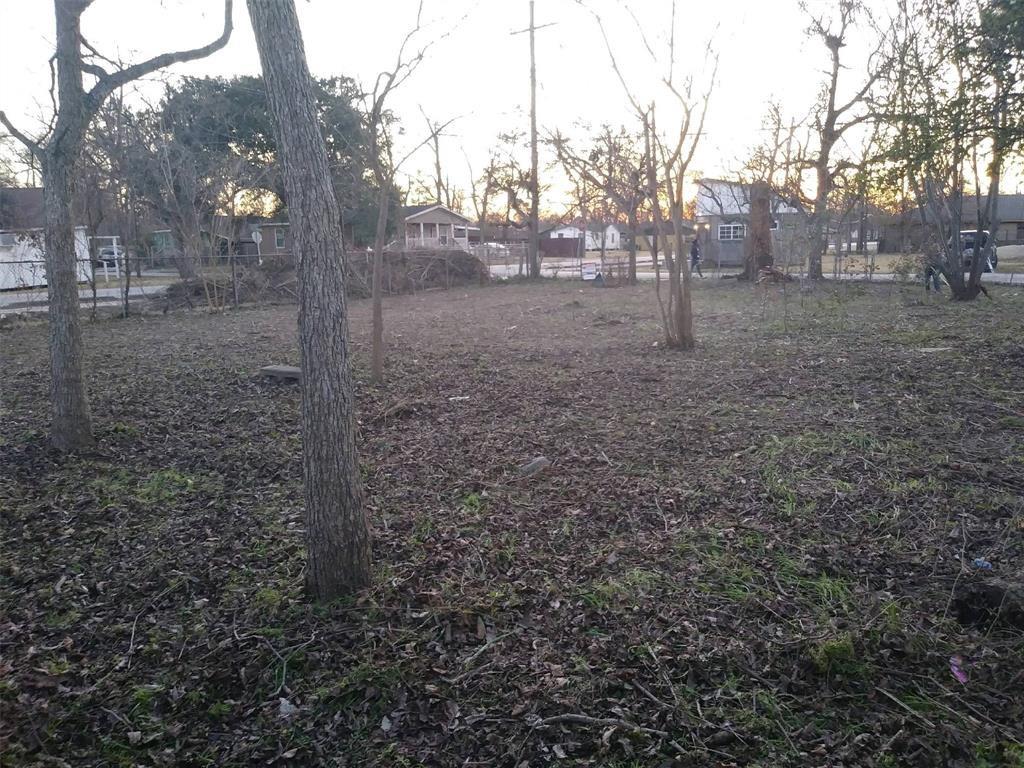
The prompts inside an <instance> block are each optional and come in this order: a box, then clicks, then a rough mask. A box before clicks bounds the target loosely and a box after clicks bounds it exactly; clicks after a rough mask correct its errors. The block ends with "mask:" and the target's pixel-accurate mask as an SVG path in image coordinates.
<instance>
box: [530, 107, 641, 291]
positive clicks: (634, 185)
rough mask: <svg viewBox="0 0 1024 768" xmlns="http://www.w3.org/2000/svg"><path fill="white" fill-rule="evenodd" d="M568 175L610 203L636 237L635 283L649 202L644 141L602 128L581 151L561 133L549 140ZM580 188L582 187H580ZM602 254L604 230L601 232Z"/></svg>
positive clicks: (632, 243)
mask: <svg viewBox="0 0 1024 768" xmlns="http://www.w3.org/2000/svg"><path fill="white" fill-rule="evenodd" d="M548 141H549V143H550V144H551V145H552V146H553V147H554V149H555V153H556V156H557V157H558V160H559V162H560V163H561V164H562V168H563V169H564V170H565V173H566V175H568V176H569V177H570V178H571V179H573V180H574V182H575V181H577V180H579V181H585V182H586V184H585V185H583V186H586V185H587V184H589V185H592V186H593V187H594V188H595V189H597V190H600V192H601V193H602V195H603V196H604V197H605V198H607V199H608V200H610V201H611V202H612V204H613V206H614V208H615V214H616V216H615V218H618V219H620V220H621V219H625V222H626V225H627V226H628V228H629V231H630V232H631V233H632V234H633V235H634V237H632V238H630V239H629V241H628V242H627V249H628V251H629V273H628V279H629V282H631V283H635V282H636V238H635V235H636V233H637V230H638V229H639V225H640V211H641V209H642V208H643V204H644V201H645V199H646V197H647V196H646V194H645V187H646V185H645V184H644V182H643V177H644V169H645V168H646V164H647V161H648V158H647V157H646V155H645V154H644V149H643V138H642V137H641V136H634V135H630V134H629V133H628V132H627V131H626V130H625V129H621V130H619V131H613V130H612V129H611V127H610V126H607V125H605V126H603V127H602V129H601V131H600V132H599V134H598V135H597V137H596V138H595V140H594V141H593V143H592V145H591V147H590V149H589V150H588V151H583V152H581V151H578V150H576V149H574V148H573V146H572V144H571V143H570V142H569V140H568V139H567V138H566V137H565V136H563V135H562V134H561V133H560V132H555V133H553V134H551V135H550V136H549V137H548ZM577 186H579V184H577ZM601 243H602V252H603V250H604V249H603V245H604V230H602V239H601Z"/></svg>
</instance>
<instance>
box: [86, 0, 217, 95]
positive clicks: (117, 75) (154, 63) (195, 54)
mask: <svg viewBox="0 0 1024 768" xmlns="http://www.w3.org/2000/svg"><path fill="white" fill-rule="evenodd" d="M231 8H232V0H224V31H223V32H221V35H220V37H218V38H217V39H216V40H214V41H213V42H212V43H209V44H207V45H204V46H202V47H201V48H192V49H191V50H187V51H173V52H171V53H162V54H160V55H159V56H154V57H153V58H151V59H148V60H147V61H141V62H139V63H138V64H133V65H131V66H130V67H125V68H124V69H120V70H117V71H115V72H111V73H109V74H108V75H107V76H106V77H101V78H100V80H99V82H97V83H96V85H94V86H93V88H92V90H91V91H90V92H89V99H90V100H91V101H92V102H93V104H101V103H102V102H103V100H104V99H105V98H106V97H107V96H109V95H110V94H111V93H113V92H114V91H116V90H117V89H118V88H120V87H121V86H123V85H126V84H128V83H130V82H132V81H133V80H138V79H139V78H142V77H145V76H146V75H149V74H152V73H153V72H156V71H157V70H158V69H163V68H164V67H168V66H170V65H171V64H181V63H183V62H186V61H194V60H195V59H201V58H203V57H205V56H209V55H210V54H211V53H214V52H216V51H219V50H220V49H221V48H223V47H224V46H225V45H227V43H228V40H229V39H231V31H232V29H233V24H232V20H231Z"/></svg>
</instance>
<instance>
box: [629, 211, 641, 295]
mask: <svg viewBox="0 0 1024 768" xmlns="http://www.w3.org/2000/svg"><path fill="white" fill-rule="evenodd" d="M639 226H640V225H639V223H638V222H637V216H636V208H634V209H633V210H631V211H630V212H629V231H630V233H631V234H630V238H629V284H630V285H636V238H637V236H638V234H639V232H638V231H637V230H638V229H639Z"/></svg>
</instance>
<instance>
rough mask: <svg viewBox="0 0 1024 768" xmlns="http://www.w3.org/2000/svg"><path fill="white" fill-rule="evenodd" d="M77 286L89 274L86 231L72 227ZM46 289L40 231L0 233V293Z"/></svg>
mask: <svg viewBox="0 0 1024 768" xmlns="http://www.w3.org/2000/svg"><path fill="white" fill-rule="evenodd" d="M75 256H76V258H77V260H78V282H80V283H84V282H88V280H89V276H90V275H91V274H92V265H91V264H90V261H89V238H88V236H87V234H86V230H85V227H75ZM45 285H46V262H45V258H44V255H43V231H42V230H41V229H31V230H17V231H6V232H0V290H11V289H18V288H40V287H42V286H45Z"/></svg>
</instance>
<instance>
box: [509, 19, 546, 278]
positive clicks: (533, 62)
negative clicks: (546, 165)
mask: <svg viewBox="0 0 1024 768" xmlns="http://www.w3.org/2000/svg"><path fill="white" fill-rule="evenodd" d="M551 26H554V25H553V24H541V25H540V26H539V27H538V26H537V25H536V24H534V22H533V0H530V26H529V27H527V28H526V29H520V30H518V31H516V32H513V33H512V34H513V35H519V34H522V33H523V32H529V33H530V241H529V245H528V246H527V247H528V251H527V256H528V264H527V274H528V275H529V276H530V277H540V259H539V258H538V251H539V250H540V177H539V169H538V167H537V166H538V165H539V161H538V159H537V54H536V49H535V45H534V33H535V32H536V31H537V30H538V29H543V28H544V27H551Z"/></svg>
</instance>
